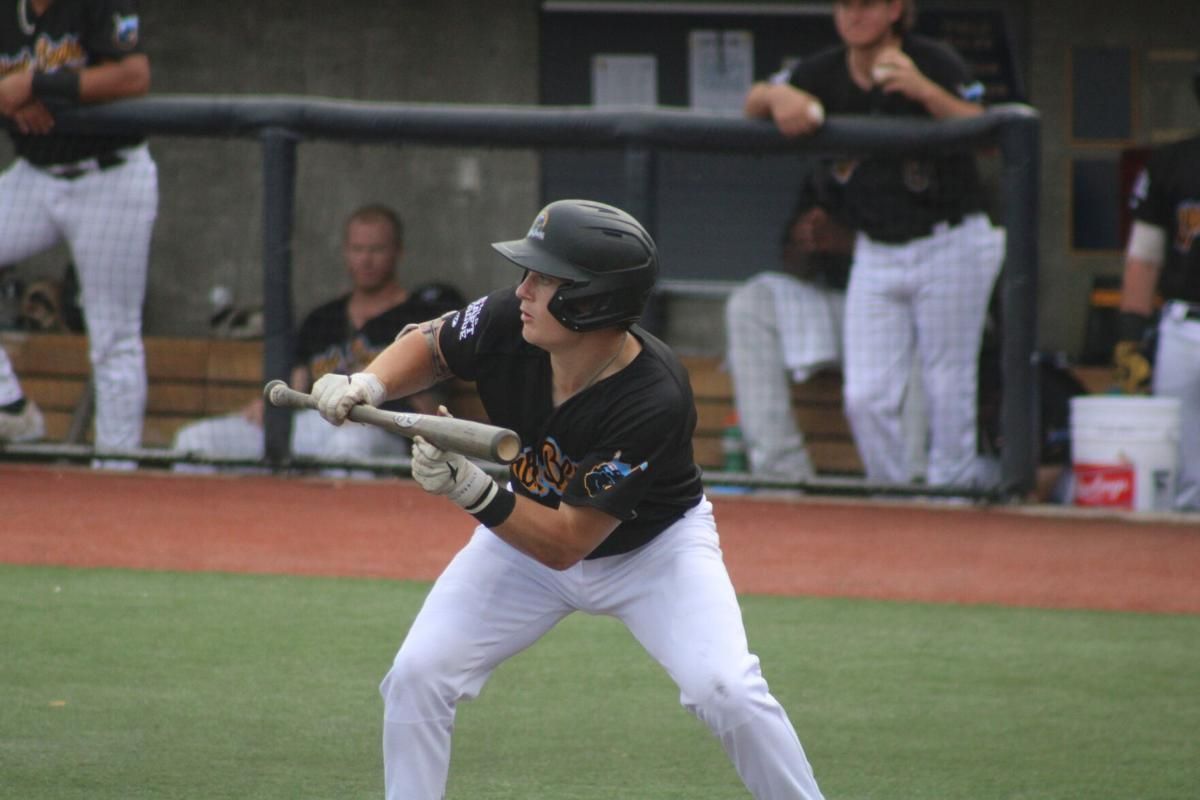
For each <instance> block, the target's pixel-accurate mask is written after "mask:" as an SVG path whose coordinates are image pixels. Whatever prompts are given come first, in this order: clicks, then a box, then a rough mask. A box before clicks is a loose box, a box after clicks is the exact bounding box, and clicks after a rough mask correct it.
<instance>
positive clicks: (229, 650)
mask: <svg viewBox="0 0 1200 800" xmlns="http://www.w3.org/2000/svg"><path fill="white" fill-rule="evenodd" d="M426 590H427V586H426V585H425V584H420V583H407V582H398V581H371V580H347V579H330V578H293V577H258V576H247V575H225V574H203V573H163V572H134V571H122V570H68V569H57V568H43V567H13V566H0V797H2V798H5V800H8V798H12V799H13V800H17V799H19V800H76V798H78V799H79V800H83V799H84V798H86V799H87V800H117V799H118V798H120V799H121V800H130V799H132V798H203V799H204V800H217V799H218V798H237V800H246V799H247V798H254V799H255V800H269V799H272V798H278V799H279V800H285V799H286V800H296V799H297V798H339V800H346V799H348V798H349V799H354V798H372V800H377V798H379V797H381V796H382V788H381V787H382V778H381V766H380V755H379V744H378V732H379V715H380V703H379V699H378V695H377V693H376V686H377V684H378V681H379V679H380V678H381V677H382V676H383V673H384V672H385V671H386V669H387V666H388V664H389V663H390V660H391V657H392V655H393V652H394V650H395V648H396V646H397V645H398V644H399V642H400V640H401V638H402V637H403V635H404V632H405V630H406V628H407V625H408V624H409V622H410V621H411V619H412V617H413V615H414V614H415V613H416V611H417V609H418V607H419V605H420V602H421V599H422V598H423V596H424V593H425V591H426ZM743 606H744V609H745V614H746V620H747V626H748V628H749V632H750V641H751V646H752V649H754V650H755V652H757V653H758V654H759V655H760V656H761V657H762V660H763V664H764V670H765V673H766V677H767V679H768V681H769V682H770V683H771V686H772V688H773V690H774V692H775V694H776V695H777V696H778V697H779V698H780V699H781V701H782V702H783V703H784V705H785V706H786V707H787V709H788V711H789V713H790V715H791V717H792V719H793V721H794V723H795V724H796V727H797V729H798V731H799V733H800V737H801V740H802V741H803V742H804V743H805V746H806V748H807V750H808V753H809V756H810V758H811V760H812V762H813V765H814V767H815V769H816V772H817V777H818V779H819V780H820V781H821V784H822V788H823V789H824V791H825V793H826V795H827V797H828V798H830V800H840V799H844V800H849V799H861V800H866V799H867V798H880V799H882V798H889V799H894V800H921V799H923V798H929V799H930V800H933V799H934V798H937V800H949V799H952V798H963V800H1000V799H1001V798H1003V799H1004V800H1017V799H1021V800H1025V799H1030V800H1033V799H1035V798H1037V799H1041V798H1048V799H1053V800H1059V799H1062V800H1067V799H1068V798H1080V800H1083V799H1084V798H1086V800H1095V799H1096V798H1120V799H1121V800H1129V799H1132V798H1140V799H1141V800H1167V799H1168V798H1169V799H1170V800H1185V799H1190V798H1195V797H1197V796H1198V787H1200V617H1197V616H1166V615H1158V616H1154V615H1138V614H1119V613H1098V612H1080V611H1038V610H1029V609H1009V608H994V607H965V606H935V605H920V604H900V603H876V602H866V601H851V600H814V599H786V598H768V597H745V598H743ZM454 759H455V760H454V764H453V767H452V772H451V779H450V792H449V797H450V798H453V799H454V800H468V799H470V800H480V799H481V798H487V799H488V800H492V799H499V800H508V799H511V800H516V799H517V798H520V799H521V800H601V798H603V799H604V800H610V799H611V798H633V799H635V800H667V799H668V798H670V799H671V800H718V799H720V800H724V799H725V798H729V799H730V800H733V799H734V798H744V797H746V796H747V794H746V792H745V790H744V789H742V788H741V785H740V783H739V782H738V780H737V778H736V776H735V775H734V774H733V771H732V769H731V767H730V766H729V765H728V763H727V761H726V759H725V757H724V755H723V753H722V752H721V750H720V749H719V747H718V746H717V744H716V741H715V740H714V739H712V738H711V737H710V735H709V734H708V732H707V730H706V729H704V728H703V726H702V725H701V724H700V723H698V722H697V721H696V720H694V719H692V718H691V717H690V716H688V715H687V714H686V713H685V712H684V711H682V710H681V709H680V707H679V705H678V701H677V692H676V690H675V689H674V687H673V685H672V684H671V683H670V681H669V680H668V679H667V678H666V676H665V675H664V674H663V673H662V672H661V670H660V669H659V668H658V667H657V665H655V664H654V663H653V662H652V661H651V660H650V659H649V658H648V657H647V656H646V655H645V654H644V653H643V652H642V651H641V650H640V649H639V648H638V646H637V645H636V644H635V643H634V642H633V640H632V638H631V637H630V636H629V635H628V634H627V633H626V632H625V630H624V628H622V627H621V626H620V625H619V624H618V623H616V622H614V621H612V620H608V619H598V618H589V617H584V616H581V615H575V616H573V617H571V618H569V619H568V620H567V621H566V622H565V623H563V624H562V625H561V626H560V627H559V628H558V629H556V630H555V631H554V632H552V633H551V634H550V635H549V636H548V637H546V639H545V640H544V641H543V642H541V643H540V644H539V645H538V646H536V647H534V648H532V649H531V650H529V651H527V652H526V653H523V654H522V655H520V656H518V657H517V658H515V659H513V660H512V661H510V662H508V663H507V664H506V665H504V666H503V667H502V668H501V669H500V670H499V671H498V672H497V673H496V675H495V677H494V678H493V680H492V682H491V683H490V684H489V685H488V687H487V688H486V689H485V691H484V693H483V695H482V696H481V697H480V698H479V699H478V700H476V701H475V702H473V703H470V704H467V705H465V706H464V707H463V709H462V710H461V712H460V714H459V724H458V732H457V734H456V739H455V756H454Z"/></svg>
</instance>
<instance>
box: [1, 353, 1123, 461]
mask: <svg viewBox="0 0 1200 800" xmlns="http://www.w3.org/2000/svg"><path fill="white" fill-rule="evenodd" d="M0 346H3V347H4V349H5V350H6V351H7V353H8V356H9V358H10V359H11V360H12V362H13V367H14V368H15V369H16V371H17V374H18V375H19V377H20V379H21V384H22V386H23V387H24V389H25V392H26V394H27V395H28V396H29V397H31V398H33V399H34V400H35V401H36V402H37V403H38V405H39V406H40V407H41V409H42V412H43V414H44V415H45V417H46V428H47V438H48V439H50V440H52V441H68V435H69V434H70V433H71V428H72V423H73V422H75V423H76V427H78V418H79V411H80V408H81V402H82V401H83V400H84V398H85V394H84V393H85V392H86V391H87V388H88V379H89V375H90V371H91V367H90V364H89V362H88V356H87V338H86V337H85V336H82V335H78V334H46V333H19V332H11V331H6V332H0ZM145 346H146V372H147V377H148V381H149V393H148V397H147V407H146V419H145V427H144V429H143V444H144V446H146V447H166V446H169V445H170V443H171V440H172V439H173V438H174V435H175V432H176V431H177V430H178V429H179V428H180V427H181V426H183V425H185V424H187V423H188V422H191V421H193V420H196V419H200V418H203V417H208V416H214V415H218V414H227V413H229V412H231V411H235V410H237V409H239V408H241V407H242V406H244V405H245V404H246V403H247V402H249V401H250V400H251V399H252V398H254V397H256V396H258V395H259V393H260V392H261V391H262V385H263V380H262V342H261V341H258V340H233V339H192V338H173V337H146V339H145ZM682 361H683V362H684V365H685V366H686V367H687V369H688V371H689V373H690V375H691V380H692V389H693V392H694V394H695V398H696V410H697V413H698V422H697V427H696V434H695V438H694V440H693V443H694V446H695V451H696V460H697V462H698V463H699V464H700V465H701V466H702V467H704V468H705V469H707V470H720V469H721V466H722V462H723V452H722V447H721V440H722V435H723V433H724V430H725V427H726V425H727V424H728V422H729V420H730V419H731V418H732V415H733V409H734V405H733V386H732V383H731V381H730V377H729V374H728V373H727V372H726V371H725V370H724V369H723V368H722V365H721V359H720V358H719V357H717V356H685V357H683V358H682ZM1074 371H1075V374H1076V375H1077V376H1078V377H1079V378H1080V380H1081V381H1082V382H1083V383H1084V385H1085V386H1086V387H1087V388H1088V390H1089V391H1092V392H1103V391H1105V390H1106V389H1107V388H1108V383H1109V380H1110V375H1111V371H1110V370H1109V369H1108V368H1107V367H1086V368H1076V369H1075V370H1074ZM792 402H793V408H794V409H795V414H796V419H797V422H798V424H799V426H800V429H801V430H802V431H804V434H805V438H806V439H807V441H808V447H809V452H810V455H811V456H812V459H813V463H814V465H815V466H816V468H817V470H818V472H820V473H822V474H828V475H861V474H862V462H861V461H860V460H859V457H858V451H857V450H856V448H855V446H854V440H853V437H852V435H851V433H850V427H849V424H848V423H847V422H846V418H845V416H844V414H843V412H842V383H841V375H840V374H839V373H837V372H823V373H820V374H818V375H816V376H814V377H813V378H811V379H810V380H808V381H806V382H805V383H802V384H795V385H793V387H792ZM447 405H448V406H449V407H450V410H451V412H452V413H454V415H455V416H458V417H461V418H464V419H477V420H484V419H485V415H484V413H483V407H482V405H481V404H480V402H479V397H478V395H477V394H476V393H475V388H474V385H473V384H471V383H467V382H465V381H456V382H454V383H452V384H451V385H450V387H449V398H448V403H447ZM90 440H91V434H90V431H87V430H86V428H85V429H84V430H82V431H80V437H79V439H78V441H80V442H83V441H90Z"/></svg>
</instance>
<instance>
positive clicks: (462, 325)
mask: <svg viewBox="0 0 1200 800" xmlns="http://www.w3.org/2000/svg"><path fill="white" fill-rule="evenodd" d="M486 302H487V298H486V297H481V298H479V299H478V300H476V301H475V302H474V303H471V305H469V306H467V308H466V310H465V311H463V312H462V319H461V320H460V319H459V317H458V315H457V314H455V315H454V319H453V320H451V321H450V325H451V326H459V328H458V340H459V341H460V342H461V341H463V340H464V339H467V338H468V337H470V335H471V334H473V333H474V332H475V326H476V325H478V324H479V314H480V313H481V312H482V311H483V304H484V303H486Z"/></svg>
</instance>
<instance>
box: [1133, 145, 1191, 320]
mask: <svg viewBox="0 0 1200 800" xmlns="http://www.w3.org/2000/svg"><path fill="white" fill-rule="evenodd" d="M1130 210H1131V212H1132V214H1133V218H1134V219H1136V220H1140V221H1141V222H1145V223H1147V224H1149V225H1154V226H1156V227H1159V228H1162V229H1163V231H1165V232H1166V238H1167V241H1166V252H1165V253H1164V258H1163V264H1162V271H1161V272H1160V273H1159V283H1158V290H1159V292H1160V293H1161V294H1162V296H1163V298H1164V299H1167V300H1185V301H1187V302H1189V303H1200V137H1194V138H1191V139H1185V140H1184V141H1181V142H1176V143H1174V144H1170V145H1165V146H1163V147H1160V148H1158V149H1157V150H1155V151H1154V152H1153V153H1151V155H1150V159H1149V161H1148V162H1147V164H1146V169H1145V170H1143V171H1142V173H1141V174H1140V175H1139V176H1138V179H1137V181H1136V182H1135V183H1134V187H1133V192H1132V194H1131V196H1130Z"/></svg>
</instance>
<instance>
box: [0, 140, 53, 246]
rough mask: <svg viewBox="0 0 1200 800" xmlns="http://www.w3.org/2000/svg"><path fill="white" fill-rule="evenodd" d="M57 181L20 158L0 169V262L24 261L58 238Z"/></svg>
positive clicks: (51, 244)
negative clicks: (56, 213)
mask: <svg viewBox="0 0 1200 800" xmlns="http://www.w3.org/2000/svg"><path fill="white" fill-rule="evenodd" d="M58 183H59V179H57V178H52V177H50V176H49V175H47V174H46V173H44V172H40V171H38V170H36V169H34V168H33V167H32V166H30V165H29V162H27V161H25V160H24V159H21V158H18V159H17V160H16V161H14V162H13V163H12V164H10V165H9V167H8V169H6V170H4V172H3V173H0V264H15V263H17V262H19V261H24V260H25V259H27V258H30V257H31V256H35V255H37V254H38V253H41V252H42V251H44V250H48V249H50V248H51V247H53V246H54V245H56V244H58V242H59V241H61V239H62V234H61V233H60V232H59V229H58V225H57V223H56V221H55V219H54V217H53V216H52V212H53V204H54V200H55V195H54V190H55V188H56V186H57V184H58Z"/></svg>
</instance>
